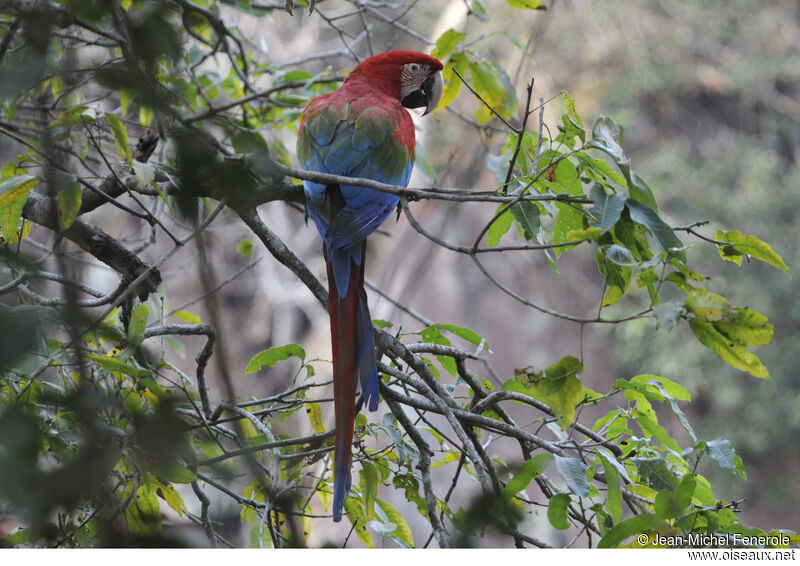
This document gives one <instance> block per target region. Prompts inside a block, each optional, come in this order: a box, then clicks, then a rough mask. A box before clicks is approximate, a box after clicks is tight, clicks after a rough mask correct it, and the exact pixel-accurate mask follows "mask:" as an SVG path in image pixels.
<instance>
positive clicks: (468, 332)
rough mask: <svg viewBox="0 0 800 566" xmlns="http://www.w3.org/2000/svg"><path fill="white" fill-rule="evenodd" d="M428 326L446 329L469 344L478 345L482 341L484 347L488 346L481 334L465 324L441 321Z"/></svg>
mask: <svg viewBox="0 0 800 566" xmlns="http://www.w3.org/2000/svg"><path fill="white" fill-rule="evenodd" d="M429 328H440V329H442V330H447V331H448V332H452V333H453V334H455V335H456V336H458V337H459V338H463V339H464V340H466V341H467V342H469V343H471V344H474V345H475V346H480V345H481V343H483V346H484V348H485V349H488V348H489V343H488V342H486V340H485V339H484V338H483V336H481V335H480V334H478V333H477V332H475V331H474V330H472V329H471V328H467V327H465V326H456V325H455V324H441V323H436V324H432V325H430V326H429Z"/></svg>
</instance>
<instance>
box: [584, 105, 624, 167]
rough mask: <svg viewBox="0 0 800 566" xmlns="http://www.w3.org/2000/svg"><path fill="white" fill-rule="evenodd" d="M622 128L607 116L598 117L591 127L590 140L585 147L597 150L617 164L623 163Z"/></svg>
mask: <svg viewBox="0 0 800 566" xmlns="http://www.w3.org/2000/svg"><path fill="white" fill-rule="evenodd" d="M622 139H623V128H622V126H620V125H619V124H617V123H616V122H615V121H614V120H612V119H611V118H609V117H608V116H600V117H599V118H598V119H597V120H596V121H595V123H594V126H592V139H591V140H589V143H588V144H586V147H591V148H594V149H599V150H600V151H603V152H605V153H607V154H608V155H610V156H611V158H612V159H614V161H616V162H617V163H619V162H621V161H625V153H624V152H623V151H622V143H623V141H622Z"/></svg>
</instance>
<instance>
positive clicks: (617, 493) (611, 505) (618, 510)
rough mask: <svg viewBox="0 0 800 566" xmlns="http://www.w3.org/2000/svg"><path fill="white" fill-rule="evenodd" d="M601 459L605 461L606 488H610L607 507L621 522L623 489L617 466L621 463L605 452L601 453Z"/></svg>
mask: <svg viewBox="0 0 800 566" xmlns="http://www.w3.org/2000/svg"><path fill="white" fill-rule="evenodd" d="M612 458H613V456H612ZM600 459H601V460H602V462H603V472H604V473H605V475H606V488H607V490H608V494H607V496H606V509H607V510H608V512H609V514H610V515H611V516H612V517H613V518H614V521H617V522H619V519H620V517H622V489H621V488H620V477H619V476H620V474H619V470H618V468H617V466H620V465H621V464H620V463H619V462H617V461H616V458H614V460H613V461H611V460H609V458H608V457H607V456H606V455H605V454H601V456H600Z"/></svg>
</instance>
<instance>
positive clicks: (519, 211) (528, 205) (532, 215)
mask: <svg viewBox="0 0 800 566" xmlns="http://www.w3.org/2000/svg"><path fill="white" fill-rule="evenodd" d="M509 211H510V212H511V214H513V215H514V218H515V219H516V221H517V224H519V225H520V227H521V228H522V232H523V234H524V236H525V239H526V240H532V239H533V238H534V237H536V234H537V233H538V232H539V207H538V206H536V205H535V204H534V203H532V202H526V201H523V202H518V203H516V204H515V205H513V206H512V207H511V208H510V209H509Z"/></svg>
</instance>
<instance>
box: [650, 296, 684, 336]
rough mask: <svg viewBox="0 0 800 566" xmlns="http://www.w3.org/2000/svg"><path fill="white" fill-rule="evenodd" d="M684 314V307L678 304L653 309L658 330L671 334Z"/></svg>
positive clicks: (667, 304)
mask: <svg viewBox="0 0 800 566" xmlns="http://www.w3.org/2000/svg"><path fill="white" fill-rule="evenodd" d="M681 314H683V305H682V304H681V303H676V302H668V303H661V304H660V305H655V306H654V307H653V318H655V319H656V325H657V326H658V328H661V329H663V330H666V331H667V332H669V331H670V330H672V329H673V328H674V327H675V325H676V324H677V323H678V320H680V318H681Z"/></svg>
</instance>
